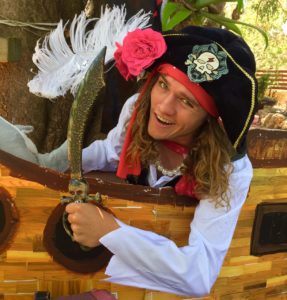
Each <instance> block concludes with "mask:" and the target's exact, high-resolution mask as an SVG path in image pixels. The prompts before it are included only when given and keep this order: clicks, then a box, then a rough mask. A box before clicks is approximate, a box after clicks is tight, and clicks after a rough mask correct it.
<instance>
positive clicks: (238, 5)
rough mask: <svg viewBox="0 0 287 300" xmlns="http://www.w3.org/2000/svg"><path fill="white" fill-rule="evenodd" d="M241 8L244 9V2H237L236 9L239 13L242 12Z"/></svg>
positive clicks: (240, 0) (241, 0)
mask: <svg viewBox="0 0 287 300" xmlns="http://www.w3.org/2000/svg"><path fill="white" fill-rule="evenodd" d="M243 8H244V0H237V9H238V11H239V13H242V12H243Z"/></svg>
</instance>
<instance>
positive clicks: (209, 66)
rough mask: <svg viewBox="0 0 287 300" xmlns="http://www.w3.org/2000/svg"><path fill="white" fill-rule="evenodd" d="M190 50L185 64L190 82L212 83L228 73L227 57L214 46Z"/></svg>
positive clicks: (199, 46) (201, 46) (197, 47)
mask: <svg viewBox="0 0 287 300" xmlns="http://www.w3.org/2000/svg"><path fill="white" fill-rule="evenodd" d="M192 50H193V51H192V53H191V54H189V55H188V59H187V60H186V62H185V64H186V65H187V66H188V69H187V75H188V77H189V79H190V80H191V81H194V82H203V81H212V80H215V79H219V78H220V77H221V76H222V75H224V74H227V73H228V69H227V63H226V57H227V55H226V53H225V52H224V51H218V47H217V45H216V44H209V45H196V46H194V47H193V49H192Z"/></svg>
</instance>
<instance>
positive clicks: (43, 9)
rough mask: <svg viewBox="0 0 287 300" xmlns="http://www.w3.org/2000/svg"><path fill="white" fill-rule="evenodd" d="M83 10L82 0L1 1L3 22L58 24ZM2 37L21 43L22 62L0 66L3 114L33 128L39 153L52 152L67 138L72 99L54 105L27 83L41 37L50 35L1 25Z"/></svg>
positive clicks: (66, 98)
mask: <svg viewBox="0 0 287 300" xmlns="http://www.w3.org/2000/svg"><path fill="white" fill-rule="evenodd" d="M83 8H84V3H83V1H81V0H74V1H68V0H61V1H57V0H49V1H44V0H42V1H39V0H29V1H28V0H1V19H8V20H18V21H22V22H31V23H32V22H49V23H51V22H54V23H56V22H58V21H59V19H60V18H63V19H64V20H66V19H69V18H72V17H73V16H74V14H75V13H79V12H80V11H81V10H82V9H83ZM0 28H1V37H4V38H9V37H16V38H19V39H20V40H21V59H20V60H19V61H17V62H13V63H10V62H8V63H0V90H1V92H0V114H1V116H3V117H4V118H6V119H7V120H8V121H10V122H12V123H13V124H29V125H32V126H33V127H34V131H33V133H31V134H30V138H31V139H32V140H33V141H34V142H35V144H36V145H37V147H38V149H39V151H50V150H51V149H53V148H55V147H56V146H58V145H59V144H60V143H61V142H62V141H63V140H64V139H65V136H66V127H67V120H68V116H69V109H70V105H71V100H72V98H71V96H67V97H62V99H58V100H57V101H55V102H51V101H48V100H47V99H43V98H40V97H37V96H34V95H32V94H31V93H29V90H28V87H27V82H28V81H29V80H30V79H31V78H32V77H33V76H34V74H33V71H32V72H31V69H33V68H34V72H36V69H35V67H34V66H33V63H32V59H31V58H32V54H33V52H34V47H35V45H36V42H37V40H38V39H39V38H41V37H43V36H44V35H45V34H46V33H47V32H46V31H40V30H35V29H31V28H29V27H12V26H6V25H3V24H1V25H0Z"/></svg>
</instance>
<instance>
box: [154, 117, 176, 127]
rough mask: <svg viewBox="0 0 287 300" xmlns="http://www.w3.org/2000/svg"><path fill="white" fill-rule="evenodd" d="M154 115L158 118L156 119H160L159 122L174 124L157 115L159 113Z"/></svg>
mask: <svg viewBox="0 0 287 300" xmlns="http://www.w3.org/2000/svg"><path fill="white" fill-rule="evenodd" d="M156 117H157V118H158V120H160V121H161V122H163V123H165V124H168V125H172V124H174V123H173V122H170V121H169V120H167V119H165V118H163V117H161V116H159V115H156Z"/></svg>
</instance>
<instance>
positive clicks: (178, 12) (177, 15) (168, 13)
mask: <svg viewBox="0 0 287 300" xmlns="http://www.w3.org/2000/svg"><path fill="white" fill-rule="evenodd" d="M191 14H192V11H191V10H189V9H186V8H184V7H183V6H182V5H181V4H178V3H174V2H168V3H167V4H166V6H165V8H164V11H163V16H162V30H163V31H167V30H170V29H172V28H174V27H175V26H176V25H177V24H179V23H181V22H182V21H184V20H185V19H187V18H188V17H189V16H190V15H191Z"/></svg>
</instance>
